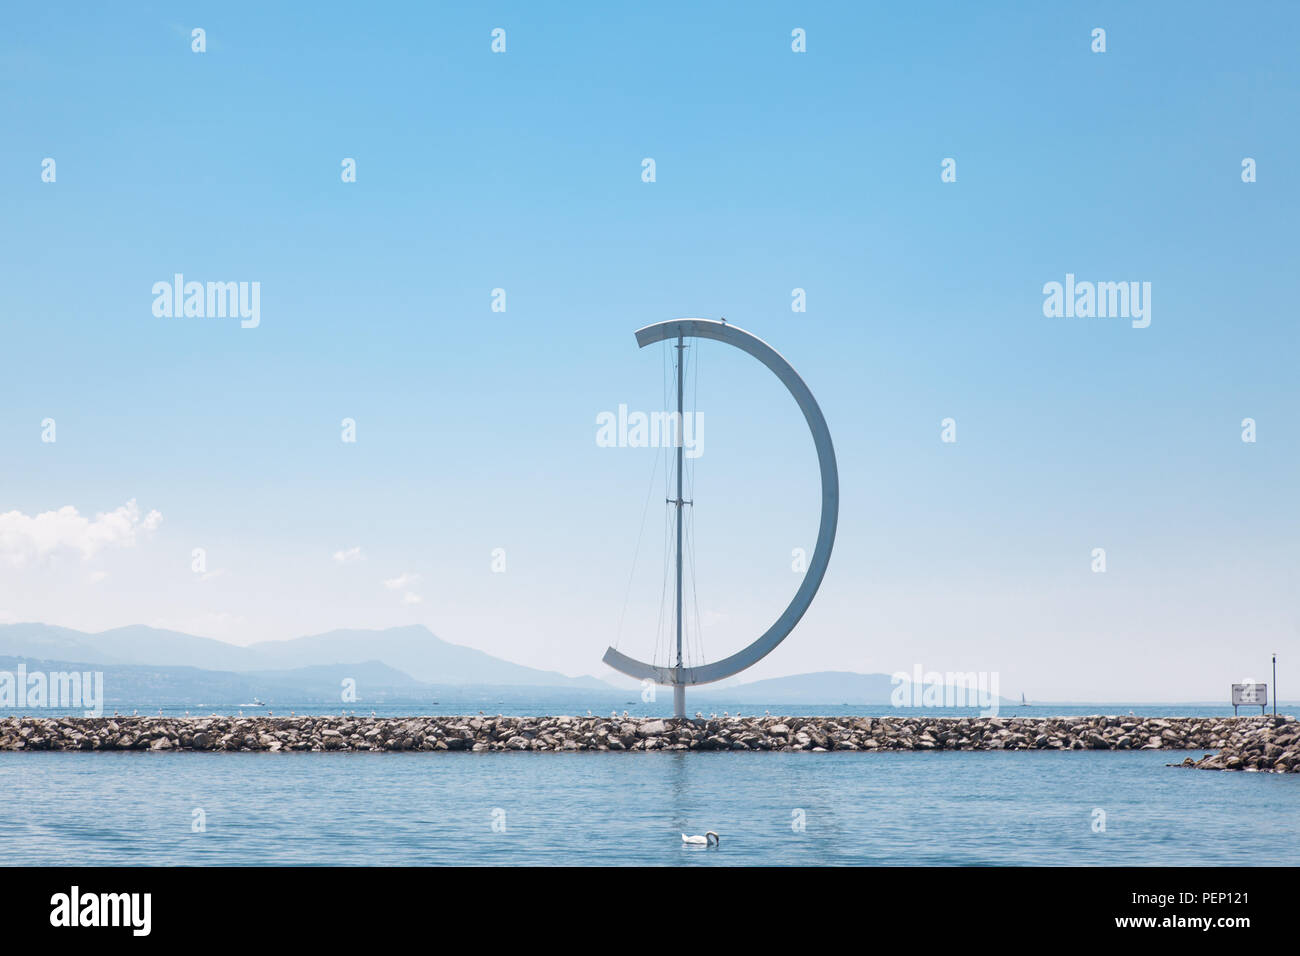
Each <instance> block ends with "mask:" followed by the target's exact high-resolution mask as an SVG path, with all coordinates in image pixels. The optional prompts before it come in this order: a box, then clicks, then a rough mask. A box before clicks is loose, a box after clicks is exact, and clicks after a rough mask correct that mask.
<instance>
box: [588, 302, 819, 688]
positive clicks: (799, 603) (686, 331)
mask: <svg viewBox="0 0 1300 956" xmlns="http://www.w3.org/2000/svg"><path fill="white" fill-rule="evenodd" d="M678 335H683V336H685V337H687V338H697V339H715V340H717V341H719V342H726V343H727V344H728V345H734V346H735V347H736V348H738V349H740V350H741V351H742V352H748V353H749V354H750V355H752V356H754V358H756V359H758V360H759V361H760V362H762V363H763V364H764V365H766V366H767V367H768V368H769V369H771V370H772V372H773V373H774V374H775V375H776V377H777V378H779V379H780V380H781V384H783V385H784V386H785V387H786V388H787V389H789V391H790V394H791V395H793V396H794V400H795V402H797V403H798V405H799V410H800V411H802V412H803V417H804V420H805V421H806V422H807V423H808V428H809V430H810V431H811V432H812V436H813V444H814V445H815V446H816V448H817V463H818V465H819V466H820V468H821V479H822V514H821V523H820V525H819V526H818V528H817V545H816V547H815V548H814V549H813V555H812V559H811V560H810V561H809V563H808V570H807V572H805V574H804V579H803V583H802V584H801V585H800V586H799V590H798V591H796V592H795V595H794V597H793V598H792V599H791V601H790V604H789V606H788V607H787V608H786V609H785V611H784V612H783V613H782V614H781V616H780V617H779V618H777V619H776V623H774V624H773V625H772V626H771V627H769V628H768V629H767V631H766V632H765V633H764V634H763V636H762V637H760V638H759V639H758V640H756V641H754V643H752V644H750V645H749V646H748V647H745V648H743V649H742V650H739V651H737V652H736V653H735V654H732V655H731V656H730V657H726V658H723V659H722V660H720V661H715V662H714V663H712V664H703V665H701V666H699V667H683V668H682V670H681V673H680V674H678V672H677V668H675V667H656V666H655V665H653V664H647V663H645V662H644V661H638V660H636V659H635V658H632V657H628V656H627V655H626V654H624V653H622V652H620V651H617V650H615V649H614V648H612V647H611V648H609V649H608V650H607V651H605V657H604V661H605V663H606V664H608V665H609V666H610V667H612V668H614V669H615V670H617V671H621V672H622V673H624V674H627V675H628V676H629V677H636V678H639V679H641V680H646V679H649V680H653V681H654V682H655V683H657V684H674V683H682V684H708V683H712V682H713V681H719V680H724V679H725V678H728V677H731V676H732V675H734V674H738V673H740V672H741V671H743V670H744V669H745V668H746V667H750V666H751V665H753V664H756V663H757V662H758V661H760V660H762V659H763V658H764V657H766V656H767V655H768V654H770V653H771V652H772V651H773V650H775V649H776V646H777V645H778V644H780V643H781V642H782V641H783V640H785V638H786V637H787V635H789V633H790V632H791V631H792V630H794V627H795V625H796V624H798V623H799V619H800V618H802V617H803V615H804V612H805V611H807V610H808V606H809V605H810V604H812V599H813V596H814V595H816V593H817V589H818V588H819V587H820V586H821V583H822V578H823V577H824V576H825V575H826V566H827V565H828V564H830V560H831V548H832V547H833V546H834V544H835V527H836V525H837V523H838V521H839V514H840V477H839V469H838V468H837V466H836V464H835V446H834V445H832V444H831V433H830V430H829V429H828V428H827V427H826V419H825V418H824V417H823V416H822V410H821V409H820V408H819V407H818V406H817V402H816V400H815V399H814V398H813V396H812V392H810V391H809V390H808V386H807V385H805V384H804V381H803V379H801V378H800V377H799V373H798V372H796V371H795V370H794V369H793V368H792V367H791V366H790V363H789V362H787V361H786V360H785V359H783V358H782V357H781V356H780V354H779V353H778V352H777V351H776V349H774V348H772V346H770V345H768V344H767V343H766V342H764V341H763V340H762V339H760V338H759V337H758V336H756V335H752V334H751V333H749V332H746V331H745V330H744V329H741V328H738V327H736V326H734V325H728V324H727V323H726V322H719V321H717V320H716V319H672V320H670V321H668V322H659V323H656V324H655V325H647V326H646V327H645V328H643V329H638V330H637V333H636V340H637V344H638V345H639V346H640V347H641V348H645V347H646V346H647V345H653V344H654V343H655V342H662V341H663V340H664V339H669V338H674V339H675V338H676V337H677V336H678Z"/></svg>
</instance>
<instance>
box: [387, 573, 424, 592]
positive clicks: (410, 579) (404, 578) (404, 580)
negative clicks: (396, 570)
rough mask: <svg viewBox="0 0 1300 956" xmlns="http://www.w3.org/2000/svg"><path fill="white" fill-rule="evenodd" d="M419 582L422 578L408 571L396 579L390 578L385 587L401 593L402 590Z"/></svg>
mask: <svg viewBox="0 0 1300 956" xmlns="http://www.w3.org/2000/svg"><path fill="white" fill-rule="evenodd" d="M418 580H420V576H419V575H418V574H413V573H412V572H410V571H406V572H404V573H402V574H399V575H398V576H397V577H395V578H389V579H388V580H387V581H385V582H384V587H386V588H388V590H390V591H400V590H401V589H402V588H404V587H406V586H407V585H410V584H414V583H415V582H416V581H418Z"/></svg>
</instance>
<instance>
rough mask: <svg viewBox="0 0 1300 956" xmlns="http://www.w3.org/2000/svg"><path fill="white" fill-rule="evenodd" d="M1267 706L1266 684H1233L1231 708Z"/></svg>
mask: <svg viewBox="0 0 1300 956" xmlns="http://www.w3.org/2000/svg"><path fill="white" fill-rule="evenodd" d="M1267 704H1268V685H1267V684H1233V685H1232V706H1233V707H1264V706H1266V705H1267Z"/></svg>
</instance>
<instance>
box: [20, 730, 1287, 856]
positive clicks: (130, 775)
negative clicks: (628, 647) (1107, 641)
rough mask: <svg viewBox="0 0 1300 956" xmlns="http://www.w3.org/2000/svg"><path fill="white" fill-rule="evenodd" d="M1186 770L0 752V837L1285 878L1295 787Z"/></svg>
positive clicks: (839, 757) (57, 852) (265, 851)
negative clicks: (198, 829) (689, 840)
mask: <svg viewBox="0 0 1300 956" xmlns="http://www.w3.org/2000/svg"><path fill="white" fill-rule="evenodd" d="M1186 753H1188V754H1193V755H1195V756H1198V757H1199V756H1200V755H1201V752H1200V751H1188V752H1186ZM1184 755H1185V753H1184V752H1181V751H1178V752H1173V751H1171V752H1165V753H1161V752H1094V751H1072V752H1064V753H1059V752H1009V753H1008V752H1002V753H999V752H989V753H981V752H941V753H911V752H902V753H875V754H863V753H824V754H813V753H788V754H787V753H710V754H682V753H648V754H636V753H625V754H606V753H600V754H530V753H496V754H491V753H490V754H432V753H391V754H390V753H383V754H367V753H349V754H330V753H322V754H312V753H294V754H266V753H231V754H204V753H86V754H83V753H3V754H0V789H2V791H3V793H4V794H5V800H4V801H3V803H0V842H2V843H3V845H4V846H5V847H6V849H7V850H8V853H7V854H6V856H5V862H7V863H19V864H37V865H48V864H162V865H166V864H186V865H188V864H225V865H277V864H337V865H362V864H364V865H384V864H408V865H429V864H467V865H512V864H601V865H607V864H614V865H623V864H636V865H665V866H709V865H719V864H723V865H726V864H731V865H737V864H741V865H753V864H760V865H778V866H784V865H825V864H884V865H912V864H940V865H948V864H956V865H962V864H1065V865H1076V864H1077V865H1089V864H1116V865H1149V864H1192V865H1217V864H1232V865H1241V864H1270V863H1271V864H1296V863H1300V813H1298V812H1297V810H1298V809H1300V775H1276V774H1259V773H1249V774H1244V773H1213V772H1208V771H1193V770H1183V769H1178V768H1171V767H1166V766H1165V764H1167V763H1170V762H1176V761H1178V760H1181V759H1182V758H1183V756H1184ZM196 808H197V809H201V810H202V811H203V813H204V817H205V822H206V832H202V833H195V832H192V821H193V820H194V811H195V809H196ZM1097 810H1101V811H1104V813H1105V832H1094V820H1095V819H1100V818H1099V817H1097V815H1096V812H1095V811H1097ZM799 811H802V815H801V816H802V821H803V824H804V827H803V829H802V830H799V829H797V828H796V827H795V826H794V825H793V824H795V823H797V822H798V820H799V819H800V814H799ZM494 820H496V821H501V820H504V832H497V831H495V830H494V829H493V823H494ZM706 830H716V831H717V832H718V833H720V834H721V835H722V844H721V846H720V847H718V848H715V849H708V850H702V849H687V848H684V847H683V846H682V843H681V835H680V834H681V833H682V832H683V831H684V832H686V833H689V834H697V833H699V834H702V833H704V832H705V831H706Z"/></svg>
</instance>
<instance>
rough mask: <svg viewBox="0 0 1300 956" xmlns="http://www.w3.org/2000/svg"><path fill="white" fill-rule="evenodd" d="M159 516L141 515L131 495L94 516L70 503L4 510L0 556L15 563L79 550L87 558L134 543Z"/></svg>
mask: <svg viewBox="0 0 1300 956" xmlns="http://www.w3.org/2000/svg"><path fill="white" fill-rule="evenodd" d="M162 520H163V516H162V514H161V513H160V512H158V511H150V512H149V513H148V514H147V515H144V516H143V517H141V515H140V506H139V505H137V504H136V501H135V499H134V498H132V499H131V500H130V501H128V502H127V503H126V504H124V505H122V506H121V507H120V508H116V509H114V510H113V511H104V512H100V513H99V514H97V515H95V518H94V520H91V519H90V518H87V517H85V516H84V515H81V514H79V513H78V511H77V509H76V508H74V507H73V506H72V505H64V506H63V507H62V508H60V509H59V510H58V511H43V512H41V513H40V514H37V515H25V514H23V513H22V512H21V511H6V512H5V513H4V514H0V557H2V558H5V559H6V560H8V562H9V563H10V564H11V565H14V566H15V567H17V566H21V565H24V564H26V563H27V562H29V561H40V560H41V559H43V558H45V557H47V556H49V555H51V554H54V553H56V552H59V551H79V552H80V553H81V556H82V558H91V557H94V556H95V555H96V554H98V553H99V552H100V551H102V550H104V549H105V548H130V547H134V546H135V544H136V542H137V540H138V539H139V538H140V537H142V536H143V535H146V534H148V533H149V532H151V531H153V530H155V529H156V528H157V527H158V526H159V525H160V524H162Z"/></svg>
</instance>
